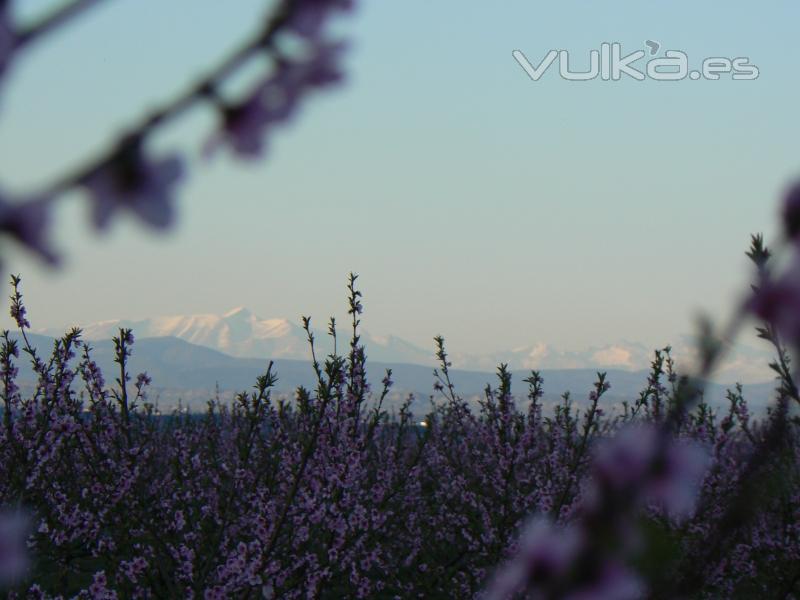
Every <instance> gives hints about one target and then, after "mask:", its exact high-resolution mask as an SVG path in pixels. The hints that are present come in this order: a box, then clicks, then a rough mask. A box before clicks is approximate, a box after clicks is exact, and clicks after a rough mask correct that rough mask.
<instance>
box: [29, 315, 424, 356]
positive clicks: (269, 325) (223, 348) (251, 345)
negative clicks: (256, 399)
mask: <svg viewBox="0 0 800 600" xmlns="http://www.w3.org/2000/svg"><path fill="white" fill-rule="evenodd" d="M120 328H129V329H132V330H133V334H134V336H135V337H136V338H154V337H176V338H179V339H181V340H184V341H187V342H190V343H192V344H196V345H198V346H205V347H207V348H213V349H214V350H218V351H220V352H224V353H225V354H228V355H230V356H235V357H239V358H262V359H263V358H286V359H303V360H304V359H307V358H309V357H310V355H311V353H310V349H309V344H308V337H307V335H306V332H305V331H304V330H303V328H302V327H300V325H296V324H294V323H292V322H290V321H288V320H287V319H274V318H273V319H263V318H261V317H259V316H257V315H255V314H253V312H252V311H250V310H249V309H247V308H244V307H238V308H234V309H233V310H231V311H228V312H227V313H225V314H223V315H214V314H200V315H177V316H168V317H153V318H148V319H142V320H138V321H137V320H123V319H113V320H108V321H100V322H97V323H88V324H83V325H81V329H82V330H83V337H84V339H87V340H95V341H97V340H109V339H111V338H112V337H113V336H115V335H117V334H118V332H119V329H120ZM66 329H67V328H48V329H42V330H39V333H42V334H45V335H52V336H57V335H61V334H62V333H63V332H64V331H65V330H66ZM314 336H315V346H316V348H317V351H318V354H319V355H321V356H324V355H325V354H327V353H329V352H331V351H332V350H333V347H332V344H331V340H330V337H329V336H328V335H327V334H326V332H325V331H315V332H314ZM340 336H341V337H340V338H339V341H338V343H339V351H340V352H343V351H346V350H347V345H348V344H349V337H347V336H346V335H345V332H340ZM361 339H362V342H363V343H364V344H365V345H366V347H367V351H368V358H369V359H371V360H376V361H389V362H402V363H411V364H422V365H429V364H433V359H434V354H433V350H430V351H426V350H423V349H421V348H418V347H417V346H415V345H413V344H411V343H409V342H407V341H405V340H402V339H400V338H398V337H396V336H392V335H390V336H381V337H379V336H371V335H370V334H369V333H368V332H366V331H365V332H362V338H361Z"/></svg>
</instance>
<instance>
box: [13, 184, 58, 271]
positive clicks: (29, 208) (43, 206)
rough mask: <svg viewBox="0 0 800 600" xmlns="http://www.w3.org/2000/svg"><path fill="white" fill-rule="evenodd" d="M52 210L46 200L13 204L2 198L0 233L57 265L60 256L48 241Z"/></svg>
mask: <svg viewBox="0 0 800 600" xmlns="http://www.w3.org/2000/svg"><path fill="white" fill-rule="evenodd" d="M50 208H51V205H50V202H49V201H48V200H44V199H41V200H31V201H27V202H22V203H11V202H7V201H6V200H5V199H3V198H2V197H0V231H3V232H5V233H7V234H8V235H10V236H11V237H13V238H14V239H15V240H17V241H18V242H19V243H20V244H22V245H23V246H25V247H26V248H27V249H28V250H31V251H33V252H35V253H36V254H38V255H39V256H40V257H42V258H43V259H44V260H45V261H47V262H48V263H50V264H55V263H57V262H58V256H57V255H56V253H55V252H54V251H53V250H52V248H50V247H49V245H48V241H47V229H48V227H49V224H50Z"/></svg>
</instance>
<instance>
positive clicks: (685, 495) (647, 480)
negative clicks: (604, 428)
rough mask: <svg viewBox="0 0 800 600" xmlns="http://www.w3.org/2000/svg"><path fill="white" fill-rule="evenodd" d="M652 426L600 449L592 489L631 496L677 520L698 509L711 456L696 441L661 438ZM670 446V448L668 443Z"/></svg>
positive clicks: (595, 495) (593, 493)
mask: <svg viewBox="0 0 800 600" xmlns="http://www.w3.org/2000/svg"><path fill="white" fill-rule="evenodd" d="M661 435H662V434H661V432H659V430H658V429H656V428H655V427H652V426H645V425H639V426H632V427H627V428H624V429H622V430H620V431H619V433H617V435H616V436H615V437H614V438H613V439H611V440H608V441H606V442H605V443H604V444H603V445H601V446H600V447H599V448H598V452H597V457H596V459H595V471H594V480H593V482H592V485H593V488H594V489H591V490H590V493H589V495H588V496H587V499H590V501H598V500H599V496H600V495H601V494H604V493H605V494H612V495H620V494H622V495H627V496H628V498H629V499H630V500H631V501H633V502H634V503H636V502H637V496H638V500H640V501H641V502H644V503H654V504H657V505H658V506H659V507H662V508H663V509H664V510H665V511H666V512H667V513H669V514H670V515H671V516H673V517H675V518H685V517H688V516H689V515H690V514H691V513H692V511H693V510H694V505H695V501H696V499H697V495H698V492H699V490H700V485H701V483H702V481H703V476H704V474H705V471H706V467H707V466H708V462H709V456H708V454H707V453H706V452H705V451H704V450H703V448H702V447H701V446H700V445H699V444H697V443H696V442H689V441H683V440H677V439H667V440H662V439H661ZM664 442H666V443H664Z"/></svg>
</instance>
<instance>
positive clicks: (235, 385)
mask: <svg viewBox="0 0 800 600" xmlns="http://www.w3.org/2000/svg"><path fill="white" fill-rule="evenodd" d="M29 339H30V340H31V343H32V344H33V345H34V346H36V347H37V348H39V349H40V351H42V352H43V354H49V351H50V349H51V348H52V344H53V338H50V337H48V336H42V335H37V334H30V335H29ZM91 344H92V346H93V352H92V354H93V356H94V358H95V360H96V361H97V363H98V364H99V365H100V367H101V368H102V369H103V373H104V374H105V377H106V380H107V381H108V382H113V380H114V378H115V377H116V376H117V372H118V367H117V365H116V364H114V362H113V360H114V354H113V344H112V342H111V341H110V340H99V341H96V342H91ZM366 351H367V357H368V363H367V365H368V368H367V373H368V380H369V381H370V383H371V385H372V386H373V389H375V390H378V389H380V381H381V380H382V379H383V376H384V373H385V370H386V369H387V368H391V369H392V371H393V375H392V379H393V380H394V381H395V386H394V389H395V391H396V392H395V393H394V394H393V395H392V397H391V400H392V402H394V403H397V402H399V401H400V400H401V399H402V398H403V397H405V396H406V395H407V394H409V393H413V394H415V396H416V397H417V400H416V404H415V410H416V411H418V412H421V411H425V410H427V407H428V406H429V396H430V395H431V394H432V393H433V382H434V379H433V374H432V368H431V367H427V366H421V365H414V364H407V363H386V362H381V361H373V360H372V349H371V347H370V346H369V345H367V346H366ZM268 362H269V361H268V360H266V359H254V358H238V357H233V356H229V355H227V354H224V353H222V352H219V351H217V350H212V349H210V348H206V347H203V346H199V345H197V344H192V343H189V342H186V341H184V340H181V339H178V338H176V337H156V338H137V339H136V342H135V344H134V348H133V356H132V357H131V359H130V371H131V373H132V375H133V376H135V375H136V374H137V373H139V372H147V373H148V374H149V375H150V376H151V377H152V379H153V385H152V388H151V398H156V397H160V398H161V400H162V401H163V403H164V404H163V405H164V406H167V407H169V406H172V405H173V404H175V403H176V402H177V399H178V398H181V399H183V400H184V401H185V402H186V403H188V404H189V405H190V406H191V407H192V408H194V409H200V408H202V407H203V406H204V405H205V402H206V401H207V400H208V399H210V398H211V397H212V396H213V395H214V393H215V388H216V387H217V386H218V387H219V390H220V391H221V395H222V397H224V398H230V397H231V396H232V394H233V392H238V391H248V390H252V388H253V385H254V384H255V381H256V378H257V377H258V376H259V375H261V374H263V373H264V372H265V371H266V368H267V365H268ZM274 363H275V365H274V370H275V372H276V373H277V376H278V382H277V385H276V388H275V390H276V393H280V394H290V393H292V392H293V391H294V390H296V388H297V387H298V386H305V387H308V388H311V387H313V386H314V385H315V378H314V373H313V371H312V368H311V363H310V361H309V360H308V359H306V360H294V359H284V358H275V359H274ZM604 370H605V371H607V373H608V381H610V383H611V386H612V387H611V390H610V391H609V393H608V395H607V400H606V401H607V403H608V404H614V403H619V402H621V401H622V400H629V401H632V400H633V399H635V398H636V397H637V395H638V392H639V391H640V390H641V389H642V388H643V387H644V386H645V384H646V379H647V373H646V372H645V371H628V370H619V369H604ZM540 372H541V374H542V376H543V377H544V387H545V392H546V396H545V398H546V400H548V401H549V402H551V403H552V402H555V401H557V400H558V398H559V396H560V395H561V394H562V393H563V392H565V391H569V392H570V393H571V394H572V396H573V398H574V400H575V402H576V403H577V404H581V403H584V402H585V401H586V398H587V396H588V393H589V391H591V389H592V384H593V382H594V380H595V378H596V373H597V369H543V370H541V371H540ZM20 374H21V376H22V378H23V379H28V380H32V371H31V368H30V366H29V365H28V363H27V361H26V360H24V355H23V360H21V361H20ZM512 374H513V388H512V389H513V390H514V392H515V395H516V396H517V397H518V398H522V399H524V398H525V396H526V392H527V386H526V384H524V383H523V382H522V380H523V379H524V378H526V377H528V376H529V375H530V370H515V371H512ZM451 377H452V380H453V382H454V383H455V386H456V389H457V391H458V393H459V394H461V395H462V396H464V397H465V398H467V397H476V396H481V395H482V394H483V390H484V389H485V387H486V385H487V383H488V384H491V385H492V387H496V385H497V378H496V375H495V374H494V373H493V372H491V371H488V370H486V371H467V370H461V369H454V370H452V371H451ZM773 387H774V386H773V384H771V383H763V384H750V385H746V386H745V397H746V398H748V400H749V401H750V402H751V403H753V406H754V409H756V410H758V409H759V407H763V406H764V405H765V404H766V403H767V402H768V401H769V399H770V396H771V391H772V388H773ZM725 389H726V388H725V386H722V385H719V384H711V385H709V387H708V391H707V398H708V399H709V401H712V402H715V403H720V402H722V401H723V399H724V397H725Z"/></svg>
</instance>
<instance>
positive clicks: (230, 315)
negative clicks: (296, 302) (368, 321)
mask: <svg viewBox="0 0 800 600" xmlns="http://www.w3.org/2000/svg"><path fill="white" fill-rule="evenodd" d="M121 327H125V328H130V329H132V330H133V333H134V335H135V336H136V337H137V338H154V337H176V338H179V339H182V340H184V341H187V342H190V343H192V344H196V345H199V346H205V347H207V348H212V349H214V350H218V351H220V352H223V353H225V354H228V355H230V356H234V357H238V358H259V359H299V360H307V359H308V358H309V357H310V351H309V346H308V340H307V337H306V333H305V331H304V330H303V329H302V327H300V326H299V325H296V324H294V323H292V322H290V321H288V320H286V319H280V318H272V319H263V318H261V317H259V316H257V315H255V314H254V313H253V312H252V311H250V310H248V309H247V308H245V307H237V308H234V309H233V310H230V311H228V312H226V313H225V314H223V315H214V314H200V315H176V316H168V317H153V318H149V319H142V320H138V321H132V320H110V321H100V322H97V323H90V324H87V325H85V326H83V331H84V338H85V339H88V340H95V341H97V340H110V339H111V337H112V336H115V335H117V333H118V331H119V329H120V328H121ZM65 330H66V329H65V328H62V329H45V330H40V331H39V332H40V333H44V334H47V335H61V334H63V332H64V331H65ZM362 342H363V343H364V344H365V346H366V351H367V357H368V359H369V360H371V361H376V362H383V363H395V364H398V363H403V364H416V365H425V366H435V357H434V348H433V342H431V345H430V348H424V349H423V348H420V347H418V346H415V345H414V344H411V343H410V342H408V341H406V340H403V339H401V338H399V337H396V336H393V335H388V336H372V335H370V334H369V332H367V331H362ZM315 343H316V348H317V356H325V355H326V354H328V353H329V352H331V351H332V349H333V348H332V346H331V343H330V339H329V337H328V336H327V335H326V334H325V332H324V331H317V332H315ZM348 344H349V338H348V337H347V336H346V335H342V336H341V337H340V338H339V351H340V352H346V351H347V347H348ZM653 350H654V349H653V348H649V347H647V346H645V345H643V344H641V343H637V342H630V341H620V342H616V343H613V344H607V345H603V346H597V347H592V348H588V349H584V350H579V351H564V350H560V349H558V348H556V347H554V346H551V345H548V344H544V343H537V344H533V345H530V346H524V347H519V348H515V349H512V350H508V351H499V352H493V353H486V354H467V353H459V352H458V349H457V348H448V352H449V355H450V360H451V361H452V363H453V368H456V369H463V370H467V371H484V372H492V371H494V370H495V369H496V368H497V365H498V364H500V363H506V364H507V365H508V366H509V368H510V369H512V370H531V369H537V370H539V369H597V370H605V369H609V370H626V371H640V370H643V369H648V368H649V366H650V362H651V361H652V360H653ZM673 357H674V359H675V361H676V364H677V366H678V369H679V371H681V372H685V371H686V370H688V369H691V368H692V366H693V365H694V364H695V358H696V352H695V349H694V345H693V343H692V342H691V340H690V339H689V338H687V337H685V336H684V337H679V338H678V340H676V343H675V344H673ZM770 360H771V358H770V355H769V352H767V351H766V349H760V348H753V347H751V346H748V345H746V344H737V345H736V347H735V348H732V349H731V352H729V353H728V355H727V357H726V358H725V360H724V361H723V363H722V365H721V366H720V368H719V369H718V370H717V372H716V374H715V377H714V379H715V380H716V381H718V382H720V383H733V382H736V381H740V382H742V383H754V382H764V381H770V380H771V379H772V374H771V371H770V370H769V368H768V367H767V364H768V363H769V361H770Z"/></svg>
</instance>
